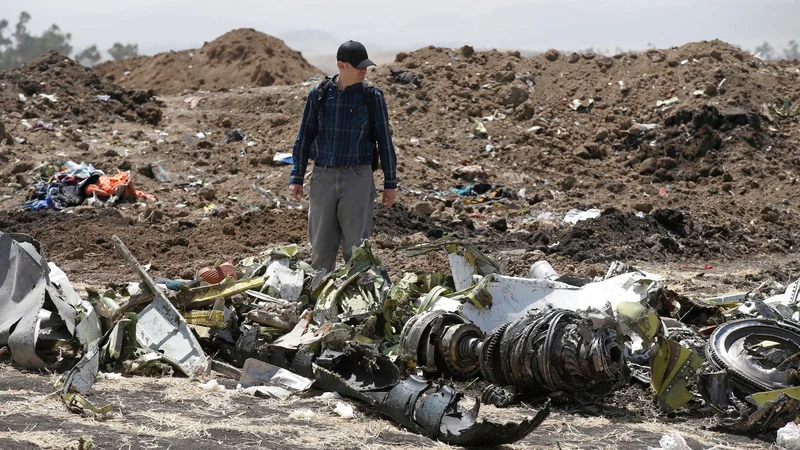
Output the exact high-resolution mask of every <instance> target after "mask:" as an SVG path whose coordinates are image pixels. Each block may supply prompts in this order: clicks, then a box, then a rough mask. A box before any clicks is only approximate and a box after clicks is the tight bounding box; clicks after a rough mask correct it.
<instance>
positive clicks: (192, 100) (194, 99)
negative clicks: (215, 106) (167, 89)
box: [183, 95, 203, 109]
mask: <svg viewBox="0 0 800 450" xmlns="http://www.w3.org/2000/svg"><path fill="white" fill-rule="evenodd" d="M202 99H203V97H200V96H197V95H194V96H191V97H186V98H185V99H183V101H184V102H186V103H189V108H192V109H194V108H196V107H197V104H198V103H200V100H202Z"/></svg>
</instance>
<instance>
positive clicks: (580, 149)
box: [572, 145, 592, 159]
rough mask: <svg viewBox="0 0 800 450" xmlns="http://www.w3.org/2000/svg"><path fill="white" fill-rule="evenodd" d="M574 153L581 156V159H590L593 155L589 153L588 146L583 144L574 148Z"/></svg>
mask: <svg viewBox="0 0 800 450" xmlns="http://www.w3.org/2000/svg"><path fill="white" fill-rule="evenodd" d="M572 154H573V155H574V156H577V157H578V158H581V159H589V158H591V157H592V154H591V153H589V150H588V149H587V148H586V146H583V145H581V146H580V147H577V148H576V149H575V150H573V151H572Z"/></svg>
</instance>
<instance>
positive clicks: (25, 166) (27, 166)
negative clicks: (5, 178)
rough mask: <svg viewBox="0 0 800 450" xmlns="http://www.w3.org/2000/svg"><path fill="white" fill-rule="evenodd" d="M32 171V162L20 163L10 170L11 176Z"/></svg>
mask: <svg viewBox="0 0 800 450" xmlns="http://www.w3.org/2000/svg"><path fill="white" fill-rule="evenodd" d="M32 169H33V163H32V162H20V163H17V164H15V165H14V167H12V168H11V173H12V174H16V173H24V172H27V171H29V170H32Z"/></svg>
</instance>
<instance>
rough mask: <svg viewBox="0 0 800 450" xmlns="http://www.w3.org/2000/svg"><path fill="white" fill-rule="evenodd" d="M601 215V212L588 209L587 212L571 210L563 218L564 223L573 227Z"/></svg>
mask: <svg viewBox="0 0 800 450" xmlns="http://www.w3.org/2000/svg"><path fill="white" fill-rule="evenodd" d="M601 214H603V211H602V210H599V209H590V210H588V211H581V210H579V209H572V210H570V211H569V212H567V214H566V215H565V216H564V222H566V223H568V224H570V225H575V224H576V223H578V222H580V221H582V220H589V219H596V218H598V217H600V215H601Z"/></svg>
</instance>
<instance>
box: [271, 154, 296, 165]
mask: <svg viewBox="0 0 800 450" xmlns="http://www.w3.org/2000/svg"><path fill="white" fill-rule="evenodd" d="M272 163H273V164H285V165H292V154H291V153H288V152H287V153H284V152H278V153H275V156H273V157H272Z"/></svg>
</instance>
